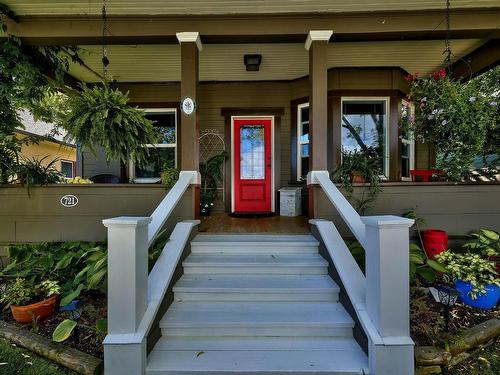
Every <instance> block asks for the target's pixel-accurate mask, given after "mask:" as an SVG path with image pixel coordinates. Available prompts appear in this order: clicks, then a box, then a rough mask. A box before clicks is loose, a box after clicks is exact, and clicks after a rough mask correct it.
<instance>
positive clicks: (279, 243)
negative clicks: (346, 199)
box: [191, 234, 319, 254]
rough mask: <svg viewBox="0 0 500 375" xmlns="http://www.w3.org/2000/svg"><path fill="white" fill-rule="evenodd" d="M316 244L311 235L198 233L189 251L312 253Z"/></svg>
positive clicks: (208, 252) (316, 247)
mask: <svg viewBox="0 0 500 375" xmlns="http://www.w3.org/2000/svg"><path fill="white" fill-rule="evenodd" d="M318 246H319V242H318V241H317V240H316V239H315V238H314V237H313V236H312V235H246V234H244V235H224V234H222V235H221V234H199V235H197V236H196V237H195V238H194V240H193V241H191V251H192V252H193V253H204V254H213V253H223V254H242V253H243V254H244V253H249V252H250V253H263V254H274V253H278V254H281V253H297V254H305V253H309V254H314V253H317V252H318Z"/></svg>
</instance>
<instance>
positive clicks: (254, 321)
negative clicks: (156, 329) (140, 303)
mask: <svg viewBox="0 0 500 375" xmlns="http://www.w3.org/2000/svg"><path fill="white" fill-rule="evenodd" d="M353 327H354V322H353V320H352V319H351V317H350V316H349V315H348V314H347V312H346V311H345V309H344V308H343V306H342V305H341V304H340V303H332V302H302V303H301V302H279V303H276V302H174V303H173V304H172V305H171V306H170V308H169V309H168V311H167V312H166V314H165V315H164V316H163V318H162V319H161V321H160V328H161V330H162V335H163V336H218V337H220V336H253V337H256V336H259V337H260V336H275V337H287V336H288V337H290V336H291V337H303V336H339V337H350V336H352V328H353Z"/></svg>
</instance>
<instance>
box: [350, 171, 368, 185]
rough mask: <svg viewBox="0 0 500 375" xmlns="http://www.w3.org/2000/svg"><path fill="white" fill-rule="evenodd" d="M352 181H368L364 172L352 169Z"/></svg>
mask: <svg viewBox="0 0 500 375" xmlns="http://www.w3.org/2000/svg"><path fill="white" fill-rule="evenodd" d="M351 182H352V183H353V184H355V183H365V182H366V180H365V176H363V174H362V173H361V172H358V171H352V172H351Z"/></svg>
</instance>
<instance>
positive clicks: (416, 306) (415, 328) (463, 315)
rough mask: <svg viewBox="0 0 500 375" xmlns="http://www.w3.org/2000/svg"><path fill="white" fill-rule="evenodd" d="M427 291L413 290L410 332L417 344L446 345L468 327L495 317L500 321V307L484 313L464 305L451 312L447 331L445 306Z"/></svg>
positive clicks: (452, 309) (459, 303)
mask: <svg viewBox="0 0 500 375" xmlns="http://www.w3.org/2000/svg"><path fill="white" fill-rule="evenodd" d="M423 290H424V289H418V288H412V290H411V297H410V332H411V337H412V339H413V341H415V345H418V346H427V345H435V346H443V345H444V343H445V342H446V341H447V340H448V339H449V338H451V337H453V336H455V335H457V334H459V333H461V332H462V331H464V330H465V329H467V328H471V327H473V326H476V325H477V324H479V323H483V322H485V321H487V320H490V319H492V318H494V317H497V318H500V307H499V306H497V307H496V308H495V309H492V310H481V309H477V308H474V307H471V306H468V305H465V304H463V303H461V302H459V301H458V302H457V303H456V305H455V306H453V307H452V308H451V309H450V322H449V332H448V333H446V332H444V318H443V308H442V306H441V305H440V304H439V303H437V302H435V301H434V298H433V297H432V295H431V294H430V293H426V292H424V291H423Z"/></svg>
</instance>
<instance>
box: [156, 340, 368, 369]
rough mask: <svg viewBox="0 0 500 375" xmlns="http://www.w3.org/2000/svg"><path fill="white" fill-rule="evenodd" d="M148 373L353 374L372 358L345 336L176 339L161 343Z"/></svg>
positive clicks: (366, 366)
mask: <svg viewBox="0 0 500 375" xmlns="http://www.w3.org/2000/svg"><path fill="white" fill-rule="evenodd" d="M146 374H148V375H201V374H210V375H219V374H224V375H242V374H243V375H250V374H252V375H255V374H259V375H261V374H263V375H275V374H276V375H278V374H280V375H284V374H293V375H313V374H325V375H326V374H329V375H354V374H368V360H367V357H366V355H365V353H364V352H363V351H362V350H361V349H360V347H359V346H358V345H357V344H356V342H355V341H354V340H353V339H352V338H351V339H345V338H322V337H312V338H309V337H308V338H286V339H280V338H267V337H265V338H245V337H230V338H193V337H186V338H177V337H167V338H162V339H160V340H159V342H158V343H157V345H156V346H155V348H154V350H153V351H152V352H151V354H150V355H149V358H148V365H147V369H146Z"/></svg>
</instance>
